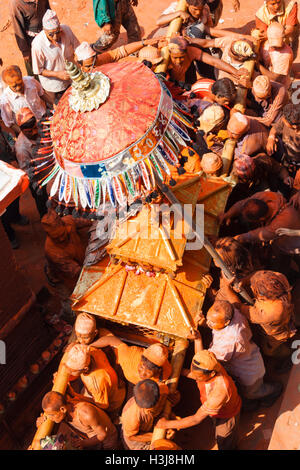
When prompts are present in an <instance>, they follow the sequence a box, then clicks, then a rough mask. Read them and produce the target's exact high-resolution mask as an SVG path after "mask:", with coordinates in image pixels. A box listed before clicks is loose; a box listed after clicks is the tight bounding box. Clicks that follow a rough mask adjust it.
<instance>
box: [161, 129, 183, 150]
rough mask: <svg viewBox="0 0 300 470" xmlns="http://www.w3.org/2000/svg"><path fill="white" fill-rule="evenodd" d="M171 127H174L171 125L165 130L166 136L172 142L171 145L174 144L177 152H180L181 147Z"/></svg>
mask: <svg viewBox="0 0 300 470" xmlns="http://www.w3.org/2000/svg"><path fill="white" fill-rule="evenodd" d="M169 129H172V128H171V127H170V126H169V127H168V130H167V131H166V132H165V135H164V138H167V139H168V141H169V142H170V145H172V147H173V148H174V151H175V152H176V153H180V148H179V146H178V144H177V142H176V140H175V139H174V137H173V135H172V134H171V132H170V130H169Z"/></svg>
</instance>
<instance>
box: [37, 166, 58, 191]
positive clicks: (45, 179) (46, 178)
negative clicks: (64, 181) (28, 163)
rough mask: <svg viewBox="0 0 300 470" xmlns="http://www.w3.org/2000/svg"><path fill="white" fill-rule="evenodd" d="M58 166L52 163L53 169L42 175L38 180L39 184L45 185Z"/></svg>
mask: <svg viewBox="0 0 300 470" xmlns="http://www.w3.org/2000/svg"><path fill="white" fill-rule="evenodd" d="M59 169H60V168H59V166H58V165H57V164H56V165H54V167H53V169H52V170H51V171H50V173H48V175H46V176H44V178H42V179H40V180H39V184H40V185H41V186H45V185H46V184H48V183H49V181H50V180H52V178H53V177H54V176H55V175H56V173H57V172H58V171H59Z"/></svg>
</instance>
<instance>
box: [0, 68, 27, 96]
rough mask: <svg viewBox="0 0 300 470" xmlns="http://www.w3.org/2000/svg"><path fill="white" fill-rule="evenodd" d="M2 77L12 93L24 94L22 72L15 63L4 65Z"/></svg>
mask: <svg viewBox="0 0 300 470" xmlns="http://www.w3.org/2000/svg"><path fill="white" fill-rule="evenodd" d="M2 79H3V81H4V83H5V84H6V85H8V86H9V88H10V89H11V90H12V91H13V92H14V93H18V94H20V95H23V94H24V82H23V78H22V72H21V70H20V68H19V67H18V66H17V65H10V66H9V67H6V68H5V69H4V70H3V72H2Z"/></svg>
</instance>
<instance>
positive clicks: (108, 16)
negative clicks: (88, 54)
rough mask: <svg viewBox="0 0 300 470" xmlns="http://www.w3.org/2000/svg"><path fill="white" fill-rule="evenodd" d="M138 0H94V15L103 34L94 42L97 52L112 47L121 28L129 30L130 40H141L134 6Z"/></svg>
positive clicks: (93, 45) (128, 36)
mask: <svg viewBox="0 0 300 470" xmlns="http://www.w3.org/2000/svg"><path fill="white" fill-rule="evenodd" d="M137 4H138V0H93V8H94V16H95V21H96V23H97V25H98V26H99V27H100V28H101V36H100V37H99V39H98V40H97V41H96V42H95V43H94V44H92V47H93V49H94V50H95V51H96V52H102V51H104V50H105V49H108V48H110V47H111V46H112V45H113V44H114V43H115V42H116V41H117V39H118V37H119V34H120V28H121V26H123V27H124V28H125V29H126V32H127V38H128V42H129V43H130V42H136V41H140V40H141V30H140V26H139V24H138V20H137V17H136V14H135V12H134V9H133V8H132V6H137Z"/></svg>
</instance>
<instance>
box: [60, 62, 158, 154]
mask: <svg viewBox="0 0 300 470" xmlns="http://www.w3.org/2000/svg"><path fill="white" fill-rule="evenodd" d="M97 70H99V71H101V72H103V73H104V74H105V75H106V76H108V77H109V79H110V83H111V90H110V95H109V98H108V100H107V101H106V102H105V103H104V104H102V105H101V106H100V108H99V109H97V110H94V111H91V112H85V113H77V112H75V111H73V110H72V108H71V107H70V106H69V96H70V93H71V88H69V90H68V91H67V92H66V93H65V94H64V96H63V97H62V99H61V100H60V102H59V104H58V106H57V108H56V111H55V114H54V117H53V121H52V126H51V135H52V139H53V144H54V148H55V152H56V156H57V157H58V158H59V157H64V153H65V149H66V148H67V152H66V153H65V156H66V155H67V156H68V157H67V158H68V160H70V161H72V162H82V163H85V162H86V163H90V162H99V161H105V160H107V159H108V158H111V157H112V156H114V155H116V154H118V153H119V152H121V151H122V150H124V149H126V148H127V147H129V146H130V145H132V144H134V143H135V142H136V141H137V140H139V139H140V138H141V137H143V135H144V134H145V133H146V131H147V130H148V129H149V128H150V127H151V126H152V124H153V122H154V121H155V118H156V115H157V110H158V107H159V103H160V98H161V86H160V83H159V81H158V80H157V78H156V77H155V75H154V74H153V73H152V72H151V70H149V69H148V68H147V67H145V65H143V64H141V63H136V62H134V63H133V62H121V63H111V64H105V65H102V66H101V67H97V68H96V69H95V71H97ZM145 84H146V86H145Z"/></svg>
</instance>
